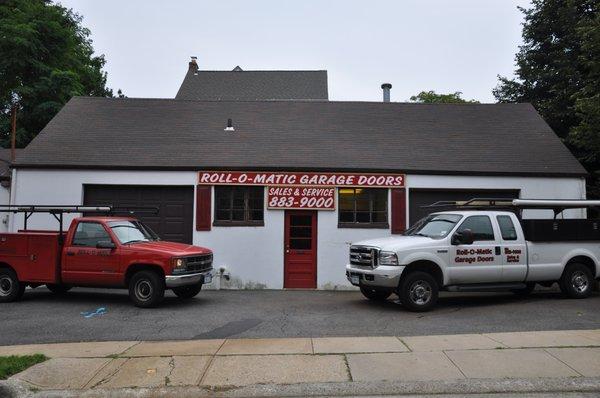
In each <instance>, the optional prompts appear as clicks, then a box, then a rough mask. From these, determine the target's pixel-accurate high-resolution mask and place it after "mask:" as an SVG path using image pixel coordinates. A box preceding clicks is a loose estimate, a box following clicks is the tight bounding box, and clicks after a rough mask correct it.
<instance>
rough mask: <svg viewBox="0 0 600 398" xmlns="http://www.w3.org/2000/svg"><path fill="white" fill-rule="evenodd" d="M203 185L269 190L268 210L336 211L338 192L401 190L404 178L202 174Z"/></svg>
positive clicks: (282, 174) (400, 175)
mask: <svg viewBox="0 0 600 398" xmlns="http://www.w3.org/2000/svg"><path fill="white" fill-rule="evenodd" d="M198 183H199V184H201V185H262V186H267V187H268V191H267V208H269V209H312V210H335V188H336V187H356V188H400V187H403V186H404V175H402V174H353V173H314V172H307V173H296V172H256V171H250V172H243V171H201V172H200V173H199V175H198Z"/></svg>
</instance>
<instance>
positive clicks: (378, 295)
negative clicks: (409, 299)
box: [360, 286, 392, 301]
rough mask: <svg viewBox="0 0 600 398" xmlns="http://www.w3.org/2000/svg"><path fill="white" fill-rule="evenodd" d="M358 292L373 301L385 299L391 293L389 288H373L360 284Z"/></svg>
mask: <svg viewBox="0 0 600 398" xmlns="http://www.w3.org/2000/svg"><path fill="white" fill-rule="evenodd" d="M360 292H361V293H362V294H363V296H365V297H366V298H368V299H369V300H373V301H385V300H387V298H388V297H390V295H391V294H392V291H391V290H382V289H375V288H372V287H367V286H361V287H360Z"/></svg>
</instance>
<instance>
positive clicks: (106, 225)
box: [0, 206, 213, 308]
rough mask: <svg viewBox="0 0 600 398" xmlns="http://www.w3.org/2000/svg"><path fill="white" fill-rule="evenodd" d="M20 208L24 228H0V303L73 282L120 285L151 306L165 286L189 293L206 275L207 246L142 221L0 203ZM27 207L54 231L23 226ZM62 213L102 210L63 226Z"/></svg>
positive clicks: (83, 208) (208, 277)
mask: <svg viewBox="0 0 600 398" xmlns="http://www.w3.org/2000/svg"><path fill="white" fill-rule="evenodd" d="M0 211H3V212H11V213H24V220H25V221H24V229H23V230H20V231H19V232H16V233H0V302H11V301H15V300H18V299H19V298H21V297H22V295H23V293H24V291H25V287H26V286H30V287H32V288H34V287H37V286H41V285H46V286H47V287H48V289H50V290H51V291H52V292H54V293H57V294H62V293H66V292H67V291H68V290H69V289H71V288H72V287H73V286H83V287H98V288H127V289H129V297H130V298H131V300H132V301H133V303H134V304H135V305H136V306H138V307H144V308H146V307H154V306H156V305H158V304H159V303H160V302H161V301H162V299H163V297H164V293H165V290H166V289H171V290H173V292H174V293H175V294H176V295H177V296H178V297H180V298H184V299H187V298H191V297H194V296H195V295H197V294H198V293H199V292H200V290H201V289H202V285H203V284H204V283H210V281H211V279H212V273H211V272H212V260H213V254H212V251H210V250H209V249H206V248H202V247H198V246H192V245H187V244H182V243H175V242H164V241H161V240H160V238H159V237H158V235H156V233H154V232H153V231H152V230H151V229H150V228H148V227H147V226H146V225H145V224H144V223H142V222H141V221H139V220H137V219H136V218H133V217H130V216H115V215H114V214H116V209H115V208H111V207H90V206H62V207H56V206H2V208H1V209H0ZM33 213H49V214H51V215H53V216H54V217H55V218H56V219H57V220H58V221H59V222H60V230H59V231H40V230H28V229H27V220H28V219H29V217H30V216H31V215H32V214H33ZM65 213H84V214H89V213H92V214H108V215H100V216H95V215H94V216H84V217H79V218H75V219H74V220H73V221H72V222H71V226H70V227H69V229H68V230H67V231H66V232H63V227H62V220H63V215H64V214H65Z"/></svg>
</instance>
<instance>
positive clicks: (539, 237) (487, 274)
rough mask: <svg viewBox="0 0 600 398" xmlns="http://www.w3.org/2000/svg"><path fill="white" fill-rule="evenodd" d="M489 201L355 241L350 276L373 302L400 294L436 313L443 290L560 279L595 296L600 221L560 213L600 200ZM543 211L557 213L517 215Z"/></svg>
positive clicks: (579, 294) (516, 286) (521, 290)
mask: <svg viewBox="0 0 600 398" xmlns="http://www.w3.org/2000/svg"><path fill="white" fill-rule="evenodd" d="M481 201H482V200H479V199H474V200H472V201H469V202H467V203H466V204H462V205H456V206H455V208H456V209H457V210H456V211H443V212H437V213H432V214H430V215H429V216H427V217H425V218H423V219H422V220H420V221H418V222H417V223H416V224H414V225H413V226H412V227H411V228H410V229H408V230H407V231H406V232H405V233H404V235H401V236H390V237H385V238H381V239H372V240H367V241H363V242H357V243H355V244H352V245H351V247H350V263H349V264H348V265H347V266H346V277H347V278H348V280H349V281H350V283H352V284H353V285H355V286H359V287H360V290H361V292H362V293H363V295H364V296H365V297H367V298H369V299H371V300H385V299H387V298H388V297H389V296H390V295H391V294H392V293H396V294H397V295H398V296H399V297H400V301H401V303H402V304H403V306H405V307H406V308H407V309H409V310H411V311H427V310H430V309H431V308H432V307H433V306H434V305H435V304H436V302H437V299H438V292H439V291H440V290H446V291H465V292H466V291H470V292H473V291H502V290H509V291H513V292H515V293H517V294H528V293H530V292H531V291H532V290H533V289H534V287H535V285H536V284H540V285H543V286H551V285H552V284H553V283H555V282H558V284H559V286H560V289H561V291H562V292H563V293H564V294H566V295H567V296H568V297H571V298H585V297H589V296H590V295H591V294H592V289H593V283H594V280H595V279H597V278H598V277H600V228H599V227H600V221H598V220H587V219H556V215H557V214H559V213H560V212H562V211H563V210H565V209H568V208H580V207H591V206H592V205H598V204H600V202H598V203H596V202H592V201H549V200H538V201H534V200H522V199H519V200H514V201H510V202H508V203H504V204H502V203H500V202H495V201H494V202H493V205H489V204H488V205H487V206H482V205H481ZM486 201H488V200H487V199H486ZM584 202H585V203H584ZM486 203H487V202H486ZM503 208H509V211H502V210H500V209H503ZM541 208H548V209H552V210H554V214H555V218H554V219H542V220H540V219H536V220H522V219H521V218H520V217H518V216H517V214H519V212H520V211H521V210H523V209H541ZM495 209H498V210H495Z"/></svg>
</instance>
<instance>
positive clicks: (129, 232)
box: [108, 220, 159, 245]
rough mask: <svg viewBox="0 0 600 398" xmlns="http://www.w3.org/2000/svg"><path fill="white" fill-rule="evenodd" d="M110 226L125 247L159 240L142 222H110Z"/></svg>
mask: <svg viewBox="0 0 600 398" xmlns="http://www.w3.org/2000/svg"><path fill="white" fill-rule="evenodd" d="M108 226H109V227H110V229H111V230H112V231H113V232H114V234H115V235H116V236H117V238H118V239H119V242H121V243H122V244H124V245H125V244H128V243H136V242H150V241H155V240H159V237H158V235H156V234H155V233H154V232H153V231H152V230H151V229H150V228H148V227H147V226H146V225H144V224H143V223H142V222H140V221H128V220H122V221H110V222H109V223H108Z"/></svg>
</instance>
